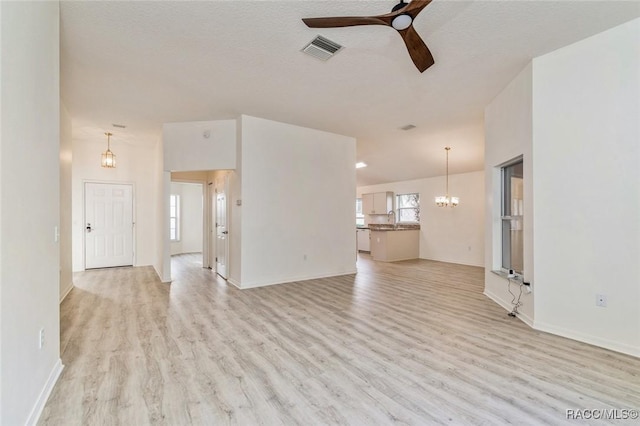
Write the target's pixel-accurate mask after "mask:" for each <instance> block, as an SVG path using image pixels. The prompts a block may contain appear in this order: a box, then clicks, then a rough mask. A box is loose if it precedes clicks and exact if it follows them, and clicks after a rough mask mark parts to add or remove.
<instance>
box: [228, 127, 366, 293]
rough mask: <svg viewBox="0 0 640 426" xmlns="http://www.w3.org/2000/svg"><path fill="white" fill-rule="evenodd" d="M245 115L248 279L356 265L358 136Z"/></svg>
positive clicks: (283, 278)
mask: <svg viewBox="0 0 640 426" xmlns="http://www.w3.org/2000/svg"><path fill="white" fill-rule="evenodd" d="M240 120H241V126H242V132H241V134H242V137H241V151H242V153H241V158H242V173H241V176H242V181H241V186H242V199H241V206H238V205H237V203H236V201H237V200H235V199H234V200H232V202H233V203H234V204H233V205H232V214H231V216H232V220H236V219H235V217H237V216H240V215H239V214H238V213H237V210H241V211H242V214H241V226H242V240H241V241H242V243H241V247H240V251H241V258H242V265H241V270H242V272H241V282H240V286H241V287H242V288H249V287H257V286H264V285H270V284H278V283H283V282H290V281H298V280H306V279H312V278H319V277H325V276H334V275H341V274H351V273H355V271H356V269H355V261H356V238H355V229H354V215H355V202H354V200H355V187H356V182H355V167H354V164H355V139H354V138H350V137H347V136H340V135H336V134H332V133H327V132H322V131H319V130H313V129H308V128H304V127H298V126H293V125H290V124H285V123H278V122H275V121H270V120H264V119H260V118H255V117H249V116H244V115H243V116H242V117H241V119H240ZM232 186H233V181H232ZM234 210H236V213H234ZM231 261H232V262H233V259H231ZM232 271H233V269H232Z"/></svg>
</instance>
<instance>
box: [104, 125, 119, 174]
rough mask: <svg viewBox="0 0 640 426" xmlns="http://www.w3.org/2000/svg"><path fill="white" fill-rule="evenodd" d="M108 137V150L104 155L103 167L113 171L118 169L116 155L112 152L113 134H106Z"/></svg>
mask: <svg viewBox="0 0 640 426" xmlns="http://www.w3.org/2000/svg"><path fill="white" fill-rule="evenodd" d="M105 135H107V150H106V151H105V152H103V153H102V161H101V162H100V163H101V165H102V167H106V168H109V169H113V168H115V167H116V155H115V154H114V153H113V152H111V136H112V135H113V133H108V132H107V133H105Z"/></svg>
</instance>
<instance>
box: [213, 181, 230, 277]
mask: <svg viewBox="0 0 640 426" xmlns="http://www.w3.org/2000/svg"><path fill="white" fill-rule="evenodd" d="M228 234H229V232H228V231H227V196H226V194H225V193H224V192H219V193H217V194H216V272H217V273H218V275H220V276H221V277H222V278H224V279H227V235H228Z"/></svg>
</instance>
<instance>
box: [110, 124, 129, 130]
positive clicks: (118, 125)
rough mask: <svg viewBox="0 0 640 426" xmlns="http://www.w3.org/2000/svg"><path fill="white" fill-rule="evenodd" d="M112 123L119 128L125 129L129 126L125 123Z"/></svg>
mask: <svg viewBox="0 0 640 426" xmlns="http://www.w3.org/2000/svg"><path fill="white" fill-rule="evenodd" d="M111 125H112V126H113V127H117V128H119V129H125V128H126V127H127V126H125V125H124V124H115V123H113V124H111Z"/></svg>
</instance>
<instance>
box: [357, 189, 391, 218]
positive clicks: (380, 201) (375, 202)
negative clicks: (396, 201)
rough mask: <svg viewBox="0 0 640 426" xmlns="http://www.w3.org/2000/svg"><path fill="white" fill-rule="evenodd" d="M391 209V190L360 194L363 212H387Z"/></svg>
mask: <svg viewBox="0 0 640 426" xmlns="http://www.w3.org/2000/svg"><path fill="white" fill-rule="evenodd" d="M391 210H393V192H374V193H371V194H362V212H363V213H364V214H387V213H389V212H390V211H391Z"/></svg>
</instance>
